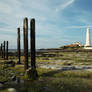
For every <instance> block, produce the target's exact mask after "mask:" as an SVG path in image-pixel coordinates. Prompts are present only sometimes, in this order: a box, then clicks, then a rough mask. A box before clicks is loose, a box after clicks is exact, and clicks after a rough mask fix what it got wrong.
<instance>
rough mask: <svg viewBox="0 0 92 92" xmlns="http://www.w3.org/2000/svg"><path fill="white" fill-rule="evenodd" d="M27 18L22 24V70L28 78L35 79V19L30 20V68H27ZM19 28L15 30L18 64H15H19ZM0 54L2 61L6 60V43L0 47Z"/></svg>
mask: <svg viewBox="0 0 92 92" xmlns="http://www.w3.org/2000/svg"><path fill="white" fill-rule="evenodd" d="M28 30H29V27H28V18H25V19H24V23H23V43H24V69H25V70H26V71H27V70H28V71H27V72H28V75H29V76H30V77H37V76H38V74H37V71H36V55H35V53H36V48H35V19H34V18H33V19H31V20H30V56H31V57H30V58H31V62H30V64H31V66H30V67H29V62H28V56H29V55H28V52H29V51H28ZM20 36H21V35H20V28H17V52H18V53H17V56H18V62H17V64H21V63H22V62H21V41H20ZM0 54H1V57H2V58H3V59H7V60H8V41H4V42H3V43H1V46H0Z"/></svg>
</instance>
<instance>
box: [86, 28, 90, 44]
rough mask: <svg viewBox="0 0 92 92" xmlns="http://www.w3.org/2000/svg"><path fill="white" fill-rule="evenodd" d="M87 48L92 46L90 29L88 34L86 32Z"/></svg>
mask: <svg viewBox="0 0 92 92" xmlns="http://www.w3.org/2000/svg"><path fill="white" fill-rule="evenodd" d="M85 46H91V41H90V29H89V27H88V28H87V32H86V44H85Z"/></svg>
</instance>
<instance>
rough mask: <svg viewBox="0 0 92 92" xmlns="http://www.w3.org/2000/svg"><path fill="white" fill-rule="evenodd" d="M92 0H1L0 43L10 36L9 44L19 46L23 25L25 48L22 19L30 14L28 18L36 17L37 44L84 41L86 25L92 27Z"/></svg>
mask: <svg viewBox="0 0 92 92" xmlns="http://www.w3.org/2000/svg"><path fill="white" fill-rule="evenodd" d="M91 4H92V0H0V43H2V42H3V41H4V40H8V41H9V48H17V28H18V27H20V29H21V48H23V19H24V18H25V17H28V19H29V22H30V20H31V19H32V18H35V20H36V48H58V47H60V46H63V45H67V44H72V43H74V42H76V41H77V42H80V43H81V44H85V39H86V29H87V27H90V32H91V30H92V19H91V18H92V10H91V9H92V5H91ZM29 28H30V26H29ZM29 31H30V30H29ZM29 35H30V34H29ZM90 35H92V32H91V33H90ZM29 39H30V38H29ZM91 39H92V37H91ZM29 44H30V41H29Z"/></svg>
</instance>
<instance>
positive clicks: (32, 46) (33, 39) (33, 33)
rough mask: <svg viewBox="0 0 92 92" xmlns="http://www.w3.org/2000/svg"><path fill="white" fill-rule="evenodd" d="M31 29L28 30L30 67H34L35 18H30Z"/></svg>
mask: <svg viewBox="0 0 92 92" xmlns="http://www.w3.org/2000/svg"><path fill="white" fill-rule="evenodd" d="M30 26H31V30H30V33H31V34H30V36H31V37H30V38H31V67H32V68H36V65H35V63H36V58H35V56H36V55H35V19H32V20H31V23H30Z"/></svg>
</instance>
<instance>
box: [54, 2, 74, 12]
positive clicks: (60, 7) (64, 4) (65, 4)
mask: <svg viewBox="0 0 92 92" xmlns="http://www.w3.org/2000/svg"><path fill="white" fill-rule="evenodd" d="M74 2H75V0H65V1H64V2H62V3H61V4H60V5H59V6H58V7H57V8H56V11H57V12H59V11H61V10H63V9H65V8H67V7H68V6H70V5H71V4H73V3H74Z"/></svg>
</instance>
